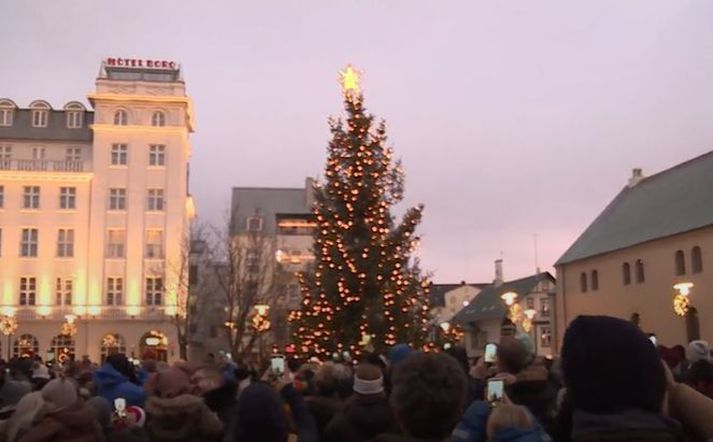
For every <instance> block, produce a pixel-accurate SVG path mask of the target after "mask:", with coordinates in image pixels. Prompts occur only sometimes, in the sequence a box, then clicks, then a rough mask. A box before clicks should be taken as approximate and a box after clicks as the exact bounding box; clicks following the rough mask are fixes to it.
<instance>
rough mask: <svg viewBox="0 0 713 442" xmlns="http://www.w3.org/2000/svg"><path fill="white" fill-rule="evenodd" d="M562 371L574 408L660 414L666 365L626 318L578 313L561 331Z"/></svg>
mask: <svg viewBox="0 0 713 442" xmlns="http://www.w3.org/2000/svg"><path fill="white" fill-rule="evenodd" d="M562 370H563V375H564V382H565V386H566V387H567V395H568V398H569V400H570V402H571V406H572V408H573V410H574V411H575V412H576V411H577V410H583V411H585V412H588V413H592V414H616V413H620V412H624V411H626V410H631V409H635V410H642V411H645V412H650V413H660V412H661V410H662V406H663V402H664V396H665V392H666V379H665V375H664V368H663V365H662V363H661V360H660V359H659V356H658V354H657V351H656V348H655V347H654V346H653V345H651V342H650V341H649V339H648V337H647V336H646V335H645V334H644V333H642V332H641V330H640V329H639V328H637V327H636V326H635V325H633V324H632V323H631V322H629V321H624V320H621V319H617V318H612V317H608V316H579V317H577V318H576V319H575V320H574V321H572V323H571V324H570V325H569V328H568V329H567V331H566V332H565V336H564V342H563V346H562Z"/></svg>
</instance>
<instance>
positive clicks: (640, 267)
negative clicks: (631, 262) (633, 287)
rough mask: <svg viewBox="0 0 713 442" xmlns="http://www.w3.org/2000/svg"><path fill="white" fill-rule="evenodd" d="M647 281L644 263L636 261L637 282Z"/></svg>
mask: <svg viewBox="0 0 713 442" xmlns="http://www.w3.org/2000/svg"><path fill="white" fill-rule="evenodd" d="M644 281H646V275H645V274H644V261H642V260H640V259H637V260H636V282H638V283H641V282H644Z"/></svg>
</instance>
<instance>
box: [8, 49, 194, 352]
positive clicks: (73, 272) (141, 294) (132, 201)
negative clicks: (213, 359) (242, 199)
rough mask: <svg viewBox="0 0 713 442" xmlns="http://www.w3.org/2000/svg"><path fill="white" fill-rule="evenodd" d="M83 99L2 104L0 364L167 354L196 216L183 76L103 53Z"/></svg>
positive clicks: (165, 65) (174, 68) (169, 67)
mask: <svg viewBox="0 0 713 442" xmlns="http://www.w3.org/2000/svg"><path fill="white" fill-rule="evenodd" d="M87 98H88V100H89V103H90V104H91V109H88V108H86V107H85V106H84V105H83V104H82V103H80V102H76V101H72V102H69V103H67V104H66V105H64V106H63V107H62V108H61V109H54V108H53V107H52V106H51V105H50V104H49V103H48V102H46V101H44V100H35V101H33V102H32V103H30V104H29V106H28V107H27V108H20V107H18V106H17V105H16V104H15V103H14V102H13V101H12V100H10V99H0V313H1V314H2V322H1V323H0V332H3V333H8V332H12V334H11V335H8V334H5V335H4V336H2V335H0V355H2V357H3V358H6V357H8V355H15V356H23V355H35V354H37V355H40V356H42V357H43V358H47V359H54V358H57V359H59V360H63V359H66V358H71V357H76V358H80V357H81V356H83V355H88V356H89V357H90V358H91V359H92V360H93V361H99V360H101V359H102V358H103V357H104V356H105V355H107V354H109V353H111V352H114V351H122V352H126V353H127V355H129V356H134V357H137V358H140V357H142V356H143V355H144V354H146V353H147V352H152V353H153V354H154V355H155V357H157V358H159V359H163V360H171V359H175V358H177V357H178V347H177V344H178V343H177V340H176V335H177V333H176V327H175V324H174V317H175V315H176V314H179V313H180V309H179V299H184V298H183V297H184V293H183V291H184V289H183V288H184V287H186V286H187V284H185V283H184V279H185V278H186V276H184V275H183V274H182V272H178V271H176V270H175V269H178V268H180V267H182V266H181V263H180V262H179V261H180V259H181V256H183V254H182V250H181V249H182V247H183V244H184V243H185V242H184V237H185V233H186V232H187V231H188V224H189V222H190V220H191V218H192V216H193V212H194V210H193V204H192V200H191V198H190V196H189V195H188V160H189V158H190V154H191V145H190V141H189V136H190V134H191V133H192V132H193V123H194V122H193V110H192V104H191V100H190V98H189V97H188V96H186V90H185V83H184V81H183V79H182V74H181V69H180V67H179V66H178V65H177V64H176V63H174V62H168V61H154V60H136V59H117V58H109V59H106V60H105V61H104V62H103V63H102V65H101V69H100V72H99V76H98V78H97V79H96V90H95V91H94V92H92V93H90V94H89V95H88V97H87ZM13 325H16V328H15V327H14V326H13ZM13 328H14V330H13ZM8 344H9V345H8Z"/></svg>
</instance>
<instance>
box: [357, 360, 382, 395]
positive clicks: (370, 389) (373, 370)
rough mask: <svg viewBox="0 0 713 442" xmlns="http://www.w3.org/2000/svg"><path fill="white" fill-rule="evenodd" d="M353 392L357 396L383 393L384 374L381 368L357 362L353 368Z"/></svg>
mask: <svg viewBox="0 0 713 442" xmlns="http://www.w3.org/2000/svg"><path fill="white" fill-rule="evenodd" d="M352 388H353V390H354V394H357V395H359V396H374V395H379V396H383V395H384V375H383V373H382V371H381V368H380V367H378V366H376V365H373V364H369V363H364V364H359V365H358V366H357V367H356V369H355V370H354V384H353V386H352Z"/></svg>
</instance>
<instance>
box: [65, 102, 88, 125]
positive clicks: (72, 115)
mask: <svg viewBox="0 0 713 442" xmlns="http://www.w3.org/2000/svg"><path fill="white" fill-rule="evenodd" d="M85 110H86V109H85V108H84V106H83V105H82V103H79V102H76V101H70V102H69V103H67V104H65V105H64V111H65V113H66V114H67V127H68V128H69V129H79V128H81V127H82V120H84V111H85Z"/></svg>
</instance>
